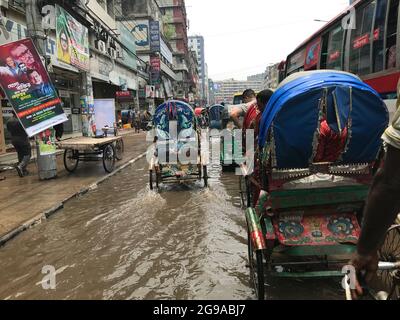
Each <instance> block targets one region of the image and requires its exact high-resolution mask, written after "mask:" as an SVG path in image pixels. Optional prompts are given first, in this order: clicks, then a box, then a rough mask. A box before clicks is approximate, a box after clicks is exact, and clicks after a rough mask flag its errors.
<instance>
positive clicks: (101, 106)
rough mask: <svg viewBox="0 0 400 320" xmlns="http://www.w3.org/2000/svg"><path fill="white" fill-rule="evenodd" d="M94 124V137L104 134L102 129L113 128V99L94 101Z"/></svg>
mask: <svg viewBox="0 0 400 320" xmlns="http://www.w3.org/2000/svg"><path fill="white" fill-rule="evenodd" d="M94 110H95V122H96V136H101V135H102V134H103V133H104V132H103V130H102V128H104V127H106V126H108V127H109V128H110V129H113V128H114V123H115V122H116V120H115V100H114V99H95V100H94ZM109 133H110V132H109Z"/></svg>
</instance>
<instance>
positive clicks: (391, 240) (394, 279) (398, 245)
mask: <svg viewBox="0 0 400 320" xmlns="http://www.w3.org/2000/svg"><path fill="white" fill-rule="evenodd" d="M379 260H380V261H382V262H399V261H400V225H397V226H393V227H392V228H390V229H389V231H388V232H387V234H386V239H385V242H384V243H383V246H382V248H381V249H380V250H379ZM378 279H379V280H380V281H381V282H382V284H383V286H384V289H385V291H386V292H387V293H388V294H389V296H388V300H400V274H399V271H398V270H397V271H378Z"/></svg>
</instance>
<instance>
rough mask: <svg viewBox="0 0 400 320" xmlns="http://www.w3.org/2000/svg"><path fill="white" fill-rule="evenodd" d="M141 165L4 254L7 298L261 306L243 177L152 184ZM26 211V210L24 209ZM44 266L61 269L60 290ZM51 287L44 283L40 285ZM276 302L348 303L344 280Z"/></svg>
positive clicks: (217, 174) (282, 295)
mask: <svg viewBox="0 0 400 320" xmlns="http://www.w3.org/2000/svg"><path fill="white" fill-rule="evenodd" d="M146 168H147V163H146V161H145V159H143V160H140V161H139V162H138V163H136V164H135V165H134V166H132V167H130V168H127V169H126V170H125V171H123V172H122V173H119V174H117V175H116V176H114V177H113V178H111V179H110V180H108V181H106V182H105V183H104V184H102V185H101V186H99V188H98V189H96V190H93V191H91V192H90V193H89V194H87V195H85V196H82V197H81V198H77V199H74V200H73V201H71V202H69V203H68V204H67V205H66V207H65V208H64V209H63V210H62V211H60V212H58V213H57V214H56V215H55V216H54V217H52V218H51V219H50V220H48V221H47V222H45V223H43V224H41V225H39V226H37V227H35V228H33V229H31V230H28V231H26V232H24V233H23V234H21V235H20V236H19V237H17V238H16V239H14V240H12V241H11V242H9V243H8V244H7V245H6V246H5V247H3V248H0V270H1V273H0V299H179V300H180V299H196V300H197V299H211V300H214V299H222V300H225V299H233V300H236V299H240V300H248V299H254V293H253V290H252V287H251V284H250V281H249V279H250V277H249V271H248V268H247V266H246V265H247V232H246V228H245V225H246V224H245V218H244V213H243V210H242V209H241V203H240V198H239V185H238V178H237V177H236V176H235V175H234V173H228V174H223V175H222V174H221V169H220V167H219V165H211V166H210V168H209V174H210V176H211V177H212V178H211V180H210V188H209V189H204V188H203V185H202V183H201V182H199V183H195V184H192V185H173V186H168V187H163V188H162V192H161V193H160V194H158V193H155V192H151V191H150V190H149V186H148V174H147V170H146ZM27 209H28V208H27ZM44 266H54V268H55V269H56V270H57V272H56V289H55V290H44V289H43V287H42V284H47V283H48V282H47V281H46V278H45V279H44V277H45V274H42V268H43V267H44ZM43 279H44V280H43ZM268 295H269V298H273V299H336V298H339V299H340V298H342V292H341V290H340V285H339V282H338V281H327V280H324V281H312V282H310V281H304V282H303V281H285V282H282V281H281V282H279V284H277V285H275V284H274V285H273V287H270V288H269V291H268Z"/></svg>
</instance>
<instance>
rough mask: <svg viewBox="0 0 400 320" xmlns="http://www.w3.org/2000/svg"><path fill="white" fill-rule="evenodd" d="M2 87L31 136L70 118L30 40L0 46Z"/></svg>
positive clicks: (0, 80)
mask: <svg viewBox="0 0 400 320" xmlns="http://www.w3.org/2000/svg"><path fill="white" fill-rule="evenodd" d="M0 61H1V63H0V86H1V87H2V88H3V91H4V93H5V95H6V96H7V98H8V100H9V102H10V104H11V105H12V107H13V108H14V110H15V112H16V114H17V115H18V118H19V120H20V121H21V124H22V126H23V127H24V129H25V131H26V133H27V134H28V136H29V137H32V136H34V135H36V134H38V133H40V132H42V131H44V130H46V129H48V128H50V127H53V126H54V125H56V124H59V123H62V122H65V121H68V119H67V117H66V115H65V114H64V112H63V110H62V108H61V104H60V103H61V99H60V98H59V97H58V95H57V92H56V90H55V88H54V86H53V84H52V83H51V81H50V77H49V75H48V73H47V71H46V69H45V67H44V66H43V64H42V62H41V60H40V57H39V54H38V52H37V50H36V48H35V46H34V44H33V42H32V40H31V39H24V40H19V41H16V42H11V43H8V44H5V45H2V46H0Z"/></svg>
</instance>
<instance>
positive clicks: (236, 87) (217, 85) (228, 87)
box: [214, 74, 264, 104]
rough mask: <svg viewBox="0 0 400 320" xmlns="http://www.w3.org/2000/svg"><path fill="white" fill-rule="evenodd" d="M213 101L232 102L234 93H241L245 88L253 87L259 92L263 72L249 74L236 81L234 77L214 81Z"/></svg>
mask: <svg viewBox="0 0 400 320" xmlns="http://www.w3.org/2000/svg"><path fill="white" fill-rule="evenodd" d="M214 89H215V102H216V103H221V102H225V103H228V104H232V103H233V97H234V96H235V94H238V93H243V91H245V90H246V89H253V90H254V91H256V92H260V91H262V90H263V89H264V74H258V75H254V76H249V77H248V78H247V80H246V81H238V80H234V79H229V80H224V81H215V82H214Z"/></svg>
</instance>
